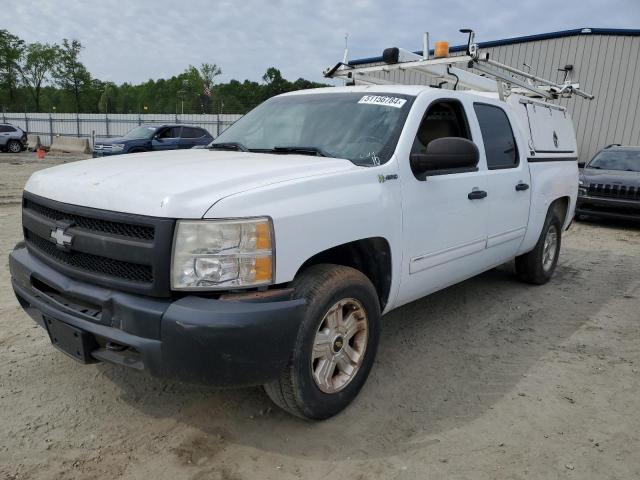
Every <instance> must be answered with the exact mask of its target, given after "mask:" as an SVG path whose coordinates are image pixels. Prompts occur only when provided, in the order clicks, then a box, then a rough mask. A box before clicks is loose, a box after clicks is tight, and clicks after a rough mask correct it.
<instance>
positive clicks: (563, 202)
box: [549, 195, 571, 229]
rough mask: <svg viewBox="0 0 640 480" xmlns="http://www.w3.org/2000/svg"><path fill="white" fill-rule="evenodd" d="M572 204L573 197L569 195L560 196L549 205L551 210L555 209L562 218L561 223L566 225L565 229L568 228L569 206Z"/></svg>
mask: <svg viewBox="0 0 640 480" xmlns="http://www.w3.org/2000/svg"><path fill="white" fill-rule="evenodd" d="M570 205H571V197H569V196H568V195H566V196H562V197H558V198H556V199H555V200H554V201H553V202H551V205H549V210H552V209H553V210H554V211H555V213H556V214H557V215H558V218H559V219H560V223H561V224H562V225H563V226H564V229H566V228H567V224H566V222H567V219H569V207H570Z"/></svg>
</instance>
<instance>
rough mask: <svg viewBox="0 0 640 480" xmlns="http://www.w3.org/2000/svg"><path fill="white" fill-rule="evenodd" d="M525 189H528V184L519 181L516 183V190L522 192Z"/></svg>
mask: <svg viewBox="0 0 640 480" xmlns="http://www.w3.org/2000/svg"><path fill="white" fill-rule="evenodd" d="M525 190H529V185H528V184H526V183H522V182H520V183H519V184H517V185H516V192H523V191H525Z"/></svg>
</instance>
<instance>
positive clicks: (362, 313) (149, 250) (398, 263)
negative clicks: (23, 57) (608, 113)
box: [9, 85, 578, 419]
mask: <svg viewBox="0 0 640 480" xmlns="http://www.w3.org/2000/svg"><path fill="white" fill-rule="evenodd" d="M521 100H522V101H521ZM524 100H526V101H524ZM142 128H143V129H144V128H150V127H142ZM161 128H174V127H173V126H164V127H161ZM551 132H553V135H552V134H551ZM573 132H574V130H573V125H572V123H571V119H570V117H569V115H568V114H567V113H566V111H565V110H564V109H563V108H562V107H559V106H557V105H551V106H549V105H547V104H545V103H544V102H541V101H536V100H530V99H523V98H522V97H520V96H519V95H516V94H512V95H510V96H509V97H507V100H506V101H503V100H499V99H498V96H497V95H495V96H490V95H487V94H480V93H475V92H472V91H453V90H442V89H435V88H429V87H425V86H391V85H383V86H366V87H362V86H357V87H332V88H325V89H314V90H310V91H298V92H291V93H287V94H284V95H280V96H277V97H274V98H272V99H270V100H268V101H266V102H265V103H263V104H262V105H260V106H259V107H257V108H256V109H254V110H253V111H251V112H250V113H249V114H247V115H246V116H244V117H243V118H241V119H240V120H239V121H238V122H236V123H235V124H234V125H232V126H231V127H229V128H228V129H227V130H226V131H225V132H223V133H222V134H221V135H220V137H218V139H217V140H216V141H215V142H213V144H212V145H211V147H210V149H208V150H203V149H200V150H188V151H182V152H162V153H157V154H156V153H153V154H150V153H148V154H145V153H142V154H139V155H138V156H137V158H136V162H135V163H132V162H131V161H130V160H129V159H127V158H124V157H121V158H112V159H109V160H108V161H99V160H98V161H91V162H74V163H70V164H66V165H62V166H58V167H54V168H51V169H48V170H41V171H39V172H36V173H34V174H33V175H32V176H31V178H30V179H29V181H28V182H27V184H26V186H25V190H24V201H23V227H24V228H23V230H24V235H25V237H24V243H21V244H19V245H18V246H16V248H15V249H14V250H13V252H12V253H11V254H10V262H9V263H10V270H11V278H12V284H13V288H14V289H15V293H16V295H17V297H18V300H19V301H20V304H21V305H22V306H23V307H24V309H25V310H26V311H27V313H29V314H30V315H31V316H32V317H33V319H34V320H35V321H36V322H37V323H38V324H39V325H41V326H43V327H44V328H46V329H47V331H48V332H49V335H50V338H51V341H52V342H53V344H54V345H55V346H56V347H57V348H59V349H60V350H62V351H63V352H65V353H66V354H68V355H69V356H71V357H72V358H75V359H76V360H79V361H80V362H84V363H90V362H95V361H105V362H111V363H115V364H118V365H121V366H123V367H129V368H134V369H136V370H139V371H146V372H149V373H151V374H153V375H157V376H168V377H175V378H178V379H181V380H184V381H192V382H200V383H205V384H209V385H217V386H248V385H264V386H265V390H266V392H267V394H268V395H269V396H270V397H271V399H272V400H273V401H274V402H275V403H276V404H277V405H279V406H280V407H282V408H283V409H285V410H287V411H288V412H291V413H292V414H294V415H298V416H301V417H305V418H311V419H322V418H327V417H329V416H331V415H334V414H336V413H337V412H339V411H340V410H342V409H343V408H345V407H346V406H347V405H348V404H349V402H351V400H352V399H353V398H354V397H355V396H356V395H357V393H358V392H359V390H360V389H361V387H362V386H363V385H364V383H365V381H366V378H367V376H368V374H369V371H370V369H371V367H372V365H373V362H374V358H375V355H376V349H377V345H378V339H379V337H380V335H382V334H383V332H381V330H380V328H381V326H380V322H381V315H383V314H387V313H389V312H391V311H392V310H393V309H395V308H398V307H399V306H401V305H404V304H406V303H409V302H411V301H413V300H416V299H418V298H420V297H423V296H424V295H428V294H430V293H432V292H435V291H437V290H440V289H443V288H445V287H447V286H449V285H452V284H454V283H457V282H460V281H462V280H465V279H467V278H469V277H472V276H474V275H477V274H479V273H481V272H483V271H486V270H489V269H491V268H493V267H495V266H497V265H500V264H502V263H504V262H507V261H509V260H511V259H513V258H515V265H516V270H517V276H518V278H519V279H521V280H523V281H525V282H529V283H532V284H543V283H545V282H547V281H549V279H550V278H551V276H552V275H553V273H554V270H555V269H556V264H557V262H558V256H559V253H560V244H561V238H562V233H563V231H564V230H565V229H566V228H568V226H569V225H570V223H571V219H572V218H573V211H574V207H575V203H576V196H577V190H578V167H577V163H576V158H577V153H576V139H575V134H574V133H573ZM153 135H155V134H152V133H149V134H146V135H141V134H138V133H137V134H136V136H144V137H149V138H153ZM532 136H533V137H534V138H535V142H534V141H533V140H532ZM555 150H557V151H555ZM454 334H455V332H452V335H454ZM434 388H437V387H434Z"/></svg>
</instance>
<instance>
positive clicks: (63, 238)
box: [49, 227, 73, 247]
mask: <svg viewBox="0 0 640 480" xmlns="http://www.w3.org/2000/svg"><path fill="white" fill-rule="evenodd" d="M49 236H50V237H51V238H53V239H54V240H55V241H56V245H58V246H60V247H68V246H69V245H71V240H73V237H72V236H71V235H69V234H67V233H64V228H62V227H57V228H56V229H54V230H51V234H50V235H49Z"/></svg>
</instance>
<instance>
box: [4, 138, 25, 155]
mask: <svg viewBox="0 0 640 480" xmlns="http://www.w3.org/2000/svg"><path fill="white" fill-rule="evenodd" d="M7 151H8V152H9V153H20V152H21V151H22V144H21V143H20V142H19V141H17V140H9V141H8V142H7Z"/></svg>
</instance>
